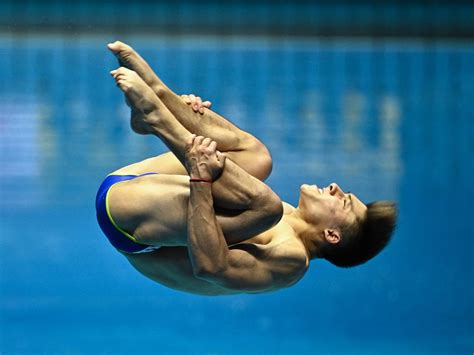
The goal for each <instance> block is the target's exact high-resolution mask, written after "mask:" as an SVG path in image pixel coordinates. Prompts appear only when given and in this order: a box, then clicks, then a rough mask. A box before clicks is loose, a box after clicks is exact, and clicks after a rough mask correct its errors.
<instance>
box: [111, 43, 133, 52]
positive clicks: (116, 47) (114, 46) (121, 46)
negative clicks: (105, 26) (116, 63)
mask: <svg viewBox="0 0 474 355" xmlns="http://www.w3.org/2000/svg"><path fill="white" fill-rule="evenodd" d="M107 47H108V48H109V49H110V50H111V51H112V52H114V53H118V52H132V51H133V49H132V47H130V46H129V45H128V44H125V43H123V42H120V41H115V42H113V43H109V44H107Z"/></svg>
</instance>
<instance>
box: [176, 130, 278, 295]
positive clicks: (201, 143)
mask: <svg viewBox="0 0 474 355" xmlns="http://www.w3.org/2000/svg"><path fill="white" fill-rule="evenodd" d="M185 160H186V169H187V171H188V173H189V176H190V177H192V178H198V179H204V180H207V181H214V180H215V179H216V178H217V177H218V175H219V174H220V173H221V172H222V170H223V168H224V163H225V155H222V154H220V153H219V152H217V151H216V143H215V142H214V141H211V140H210V139H209V138H205V139H204V138H203V137H196V138H191V140H190V141H189V143H188V145H187V148H186V158H185ZM262 198H263V196H262ZM257 223H258V222H257ZM187 245H188V251H189V257H190V260H191V264H192V266H193V273H194V275H195V276H196V277H197V278H200V279H204V280H206V281H209V282H212V283H214V284H217V285H219V286H222V287H224V288H226V289H232V290H240V291H263V290H267V289H268V288H270V287H271V286H272V284H273V274H272V272H271V267H270V266H269V263H270V262H269V261H268V260H265V262H262V261H260V260H259V259H258V258H257V257H256V256H254V255H252V254H251V253H249V252H247V251H245V250H238V249H232V250H231V249H229V248H228V246H227V242H226V240H225V238H224V234H223V232H222V228H221V226H220V225H219V224H218V223H217V220H216V215H215V211H214V206H213V198H212V185H211V183H210V182H202V181H201V182H200V181H194V182H193V181H192V182H190V196H189V203H188V240H187Z"/></svg>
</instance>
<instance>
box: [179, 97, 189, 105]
mask: <svg viewBox="0 0 474 355" xmlns="http://www.w3.org/2000/svg"><path fill="white" fill-rule="evenodd" d="M181 99H183V101H184V102H185V103H187V104H188V105H189V104H191V99H190V98H189V95H181Z"/></svg>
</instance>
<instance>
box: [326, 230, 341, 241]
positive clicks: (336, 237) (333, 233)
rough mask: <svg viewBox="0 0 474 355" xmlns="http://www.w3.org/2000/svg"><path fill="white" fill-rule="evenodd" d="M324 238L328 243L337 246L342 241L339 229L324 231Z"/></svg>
mask: <svg viewBox="0 0 474 355" xmlns="http://www.w3.org/2000/svg"><path fill="white" fill-rule="evenodd" d="M324 238H325V239H326V240H327V242H328V243H331V244H337V243H339V242H340V240H341V233H340V232H339V231H338V230H337V229H328V228H326V229H325V230H324Z"/></svg>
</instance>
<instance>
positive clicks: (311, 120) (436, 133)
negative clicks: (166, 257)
mask: <svg viewBox="0 0 474 355" xmlns="http://www.w3.org/2000/svg"><path fill="white" fill-rule="evenodd" d="M114 39H115V38H107V37H104V36H100V35H90V36H74V35H71V36H53V35H52V36H41V37H40V36H38V37H33V36H21V35H18V36H3V37H2V38H0V73H1V75H0V76H1V79H2V80H1V82H0V103H1V107H2V109H1V110H0V160H1V166H2V168H1V171H2V173H1V176H0V193H1V195H0V204H1V221H0V233H1V238H0V352H1V353H2V354H11V353H18V354H23V353H44V354H46V353H48V354H49V353H62V354H63V353H91V354H92V353H108V354H126V353H130V354H131V353H133V354H139V353H159V352H162V353H196V354H245V353H249V354H250V353H252V354H314V353H363V354H382V353H383V354H401V353H446V354H458V353H459V354H470V353H472V352H473V351H474V308H473V302H472V301H473V299H474V287H473V285H474V283H473V279H474V278H473V269H474V268H473V266H474V265H473V254H474V247H473V237H474V233H473V227H472V218H473V215H474V213H473V207H472V201H473V198H474V193H473V188H472V181H473V180H474V174H473V159H472V158H473V152H474V147H473V139H472V137H473V133H474V132H473V102H474V100H473V99H474V75H473V73H474V70H473V69H474V68H473V63H474V45H473V43H472V42H446V41H430V42H423V41H416V40H415V41H397V40H391V41H388V40H387V41H384V40H378V41H368V40H367V41H365V40H345V39H338V40H331V41H327V40H326V41H325V40H289V39H280V40H269V39H266V38H241V37H232V38H222V39H219V38H215V37H195V38H192V37H187V38H179V37H178V38H168V37H161V38H160V37H138V36H136V37H133V36H128V37H125V38H123V40H125V41H128V42H130V43H131V44H132V45H133V46H134V47H136V48H137V49H138V50H139V51H140V52H141V53H142V54H143V55H144V57H146V58H147V59H148V60H149V62H150V63H152V65H153V67H154V68H155V69H156V71H157V72H158V74H159V75H160V76H161V77H162V78H163V80H164V81H165V82H166V83H168V84H169V86H170V87H171V88H172V89H173V90H175V91H176V92H178V93H196V94H199V95H201V96H202V97H203V98H205V99H210V100H211V101H212V102H213V104H214V109H215V110H216V111H218V112H219V113H221V114H223V115H224V116H226V117H228V118H230V119H231V120H232V121H233V122H235V123H236V124H237V125H239V126H240V127H242V128H243V129H245V130H248V131H250V132H252V133H253V134H255V135H256V136H257V137H259V138H260V139H261V140H262V141H263V142H265V143H266V144H267V146H268V147H269V148H270V150H271V151H272V154H273V158H274V171H273V174H272V176H271V177H270V179H269V180H268V183H269V185H270V186H271V187H272V188H273V189H274V190H275V191H277V192H278V193H279V194H280V196H281V197H282V198H283V199H284V200H285V201H288V202H290V203H293V204H296V203H297V201H298V190H299V186H300V184H301V183H304V182H308V183H317V184H318V185H325V184H328V183H330V182H332V181H336V182H338V183H339V184H340V186H341V187H342V188H344V189H349V190H351V191H353V192H355V193H356V194H358V195H359V196H360V197H361V199H362V200H363V201H366V202H369V201H372V200H375V199H390V200H396V201H398V203H399V209H400V218H399V224H398V228H397V231H396V233H395V236H394V238H393V241H392V243H391V244H390V246H389V247H388V248H387V249H386V250H385V251H384V252H383V253H382V254H381V255H380V256H378V257H377V258H375V259H374V260H372V261H370V262H368V263H367V264H365V265H363V266H360V267H357V268H354V269H349V270H344V269H338V268H336V267H334V266H332V265H330V264H329V263H327V262H325V261H320V260H316V261H314V262H313V263H312V265H311V268H310V270H309V272H308V273H307V275H306V276H305V278H304V279H303V280H302V281H301V282H300V283H298V284H297V285H295V286H293V287H291V288H289V289H285V290H281V291H279V292H276V293H271V294H264V295H238V296H231V297H228V296H226V297H202V296H196V295H188V294H184V293H181V292H178V291H174V290H170V289H167V288H165V287H162V286H160V285H157V284H154V283H152V282H151V281H149V280H147V279H145V278H144V277H142V276H140V275H139V274H138V273H137V272H136V271H134V270H133V269H132V268H131V266H129V264H128V263H127V261H126V260H125V259H124V258H123V257H122V256H121V255H120V254H118V253H117V252H115V251H114V250H113V248H112V247H111V246H110V245H109V244H108V242H107V241H106V239H105V238H104V237H103V236H102V235H101V232H100V230H99V228H98V226H97V224H96V222H95V211H94V208H93V206H94V197H95V193H96V189H97V187H98V185H99V184H100V182H101V180H102V179H103V177H104V176H105V175H106V174H108V173H109V172H110V171H111V170H113V169H116V168H118V167H120V166H123V165H126V164H129V163H132V162H135V161H138V160H141V159H143V158H145V157H149V156H153V155H157V154H159V153H161V152H164V151H165V147H164V145H163V144H162V143H161V142H159V140H158V139H156V138H153V137H143V136H137V135H135V134H134V133H133V132H131V130H130V129H129V123H128V109H127V107H126V106H125V105H124V103H123V98H122V95H121V93H120V92H119V91H118V89H117V88H116V87H115V85H114V83H113V81H112V79H111V78H110V76H109V74H108V72H109V70H111V69H114V68H115V67H116V63H115V60H114V58H113V57H112V56H111V55H110V54H109V53H108V52H107V50H106V48H105V45H106V43H107V42H108V41H111V40H114Z"/></svg>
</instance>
